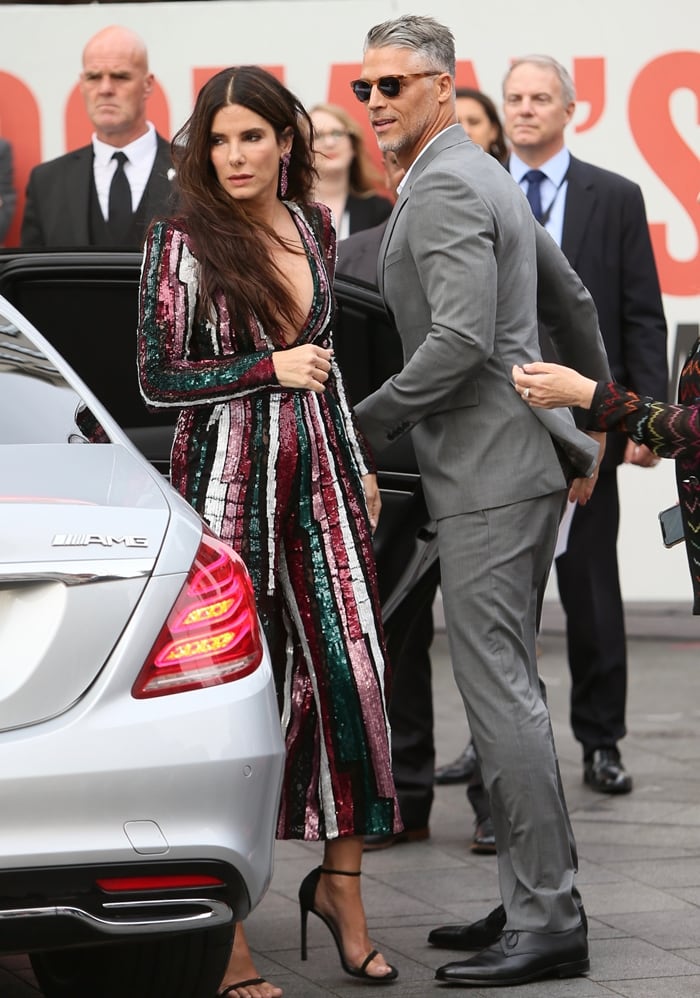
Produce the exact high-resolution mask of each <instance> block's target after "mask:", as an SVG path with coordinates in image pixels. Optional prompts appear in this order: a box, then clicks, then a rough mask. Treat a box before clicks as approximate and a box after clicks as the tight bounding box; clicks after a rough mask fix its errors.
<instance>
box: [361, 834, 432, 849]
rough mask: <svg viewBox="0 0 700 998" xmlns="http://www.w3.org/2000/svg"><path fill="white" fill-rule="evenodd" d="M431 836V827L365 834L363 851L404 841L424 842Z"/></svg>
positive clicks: (387, 846)
mask: <svg viewBox="0 0 700 998" xmlns="http://www.w3.org/2000/svg"><path fill="white" fill-rule="evenodd" d="M429 838H430V829H429V828H404V830H403V831H402V832H396V833H395V834H393V833H391V832H389V833H388V834H387V835H365V838H364V843H363V845H362V850H363V852H375V851H376V850H377V849H389V848H391V846H397V845H400V843H402V842H423V841H425V839H429Z"/></svg>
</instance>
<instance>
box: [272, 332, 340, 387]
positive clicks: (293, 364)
mask: <svg viewBox="0 0 700 998" xmlns="http://www.w3.org/2000/svg"><path fill="white" fill-rule="evenodd" d="M332 356H333V351H332V350H324V349H323V347H317V346H314V345H313V344H312V343H304V344H302V346H299V347H290V348H289V349H287V350H275V352H274V353H273V354H272V364H273V366H274V368H275V374H276V376H277V380H278V381H279V383H280V384H281V385H282V387H283V388H308V389H309V390H310V391H312V392H317V393H318V394H319V395H320V394H321V392H324V391H325V390H326V382H327V381H328V372H329V371H330V369H331V357H332Z"/></svg>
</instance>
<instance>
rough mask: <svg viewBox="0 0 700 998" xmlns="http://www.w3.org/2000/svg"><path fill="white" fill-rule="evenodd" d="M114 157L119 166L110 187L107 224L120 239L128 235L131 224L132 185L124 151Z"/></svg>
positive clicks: (116, 153) (127, 160)
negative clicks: (126, 168)
mask: <svg viewBox="0 0 700 998" xmlns="http://www.w3.org/2000/svg"><path fill="white" fill-rule="evenodd" d="M112 159H115V160H116V161H117V168H116V170H115V171H114V176H113V177H112V183H111V184H110V188H109V217H108V219H107V224H108V225H109V229H110V231H111V233H112V235H113V236H114V237H115V238H117V239H119V238H123V237H125V236H126V234H127V232H128V229H129V226H130V224H131V216H132V210H131V187H130V186H129V181H128V180H127V176H126V174H125V173H124V164H125V163H128V162H129V159H128V156H127V155H126V153H123V152H115V153H114V154H113V156H112Z"/></svg>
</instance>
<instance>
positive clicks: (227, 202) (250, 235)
mask: <svg viewBox="0 0 700 998" xmlns="http://www.w3.org/2000/svg"><path fill="white" fill-rule="evenodd" d="M231 104H238V105H241V106H242V107H245V108H248V110H250V111H253V112H254V113H255V114H258V115H260V117H261V118H264V119H265V121H267V122H268V123H269V124H270V125H271V126H272V128H273V129H274V130H275V133H276V135H277V137H278V139H282V137H283V136H287V135H291V136H292V147H291V154H290V159H289V164H288V166H287V190H286V193H285V200H288V201H295V202H297V203H299V204H305V203H308V202H309V201H310V200H311V192H312V190H313V186H314V183H315V180H316V173H315V170H314V166H313V155H312V152H311V148H310V142H309V136H310V135H311V134H312V126H311V120H310V118H309V116H308V114H307V112H306V110H305V109H304V107H303V106H302V105H301V103H300V101H299V100H298V99H297V98H296V97H295V96H294V94H292V93H291V92H290V91H289V90H287V88H286V87H284V86H283V85H282V84H281V83H280V82H279V80H277V79H276V78H275V77H274V76H272V74H271V73H268V72H266V71H265V70H264V69H260V67H258V66H233V67H231V68H229V69H224V70H222V71H221V72H219V73H217V74H216V75H215V76H213V77H212V78H211V79H210V80H209V81H208V82H207V83H205V84H204V86H203V87H202V89H201V90H200V91H199V94H198V95H197V100H196V102H195V106H194V110H193V112H192V114H191V116H190V118H189V119H188V121H187V122H186V123H185V124H184V125H183V126H182V128H181V129H180V130H179V131H178V132H177V134H176V135H175V137H174V138H173V141H172V156H173V162H174V164H175V167H176V178H177V179H176V186H177V193H178V198H179V200H178V210H177V218H176V219H175V222H176V224H178V225H180V226H181V227H182V228H183V229H184V230H185V231H186V232H187V233H188V235H189V237H190V239H191V241H192V248H193V251H194V253H195V255H196V257H197V259H198V260H199V262H200V265H201V287H200V303H199V315H200V317H202V316H206V315H208V314H209V311H210V307H211V304H212V301H213V299H214V296H215V294H216V293H217V292H223V294H224V296H225V298H226V302H227V305H228V308H229V312H230V313H231V315H232V317H233V319H234V321H235V323H236V326H237V327H238V328H239V329H240V331H241V332H243V331H244V330H245V328H246V327H247V325H248V324H249V323H250V322H251V320H252V318H253V316H255V317H257V319H258V320H259V321H260V323H261V325H262V327H263V328H264V329H265V331H266V332H267V333H268V335H269V336H270V337H271V339H272V340H273V341H274V342H276V343H281V342H282V341H283V337H282V333H281V331H280V326H281V324H282V323H286V324H288V325H289V326H292V327H293V326H295V325H298V323H299V321H300V319H301V318H303V317H301V316H300V315H299V314H298V308H297V306H296V304H295V301H294V298H293V297H292V294H291V292H290V289H289V286H288V284H287V282H286V281H285V280H284V277H283V275H282V274H281V273H280V271H279V270H278V269H277V267H276V266H275V264H274V263H273V260H272V257H271V254H270V252H269V249H268V245H267V240H265V239H262V238H261V235H262V234H265V235H267V236H268V237H270V238H271V239H273V240H275V241H277V242H278V243H280V244H283V243H282V240H281V239H280V238H279V236H278V235H277V234H276V233H275V232H274V230H273V229H272V228H270V227H269V226H268V225H266V224H265V223H264V222H262V221H261V220H260V219H259V218H257V217H255V216H254V215H253V214H251V212H250V210H249V208H248V207H247V205H246V203H245V202H244V201H237V200H235V199H233V198H231V197H230V196H229V195H228V194H227V193H226V191H224V189H223V188H222V187H221V185H220V184H219V181H218V179H217V176H216V171H215V170H214V166H213V164H212V162H211V158H210V150H211V127H212V122H213V120H214V117H215V115H216V114H217V112H218V111H220V110H221V108H223V107H227V106H229V105H231ZM277 196H278V197H281V191H280V188H279V186H278V190H277Z"/></svg>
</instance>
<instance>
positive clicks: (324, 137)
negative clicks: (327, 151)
mask: <svg viewBox="0 0 700 998" xmlns="http://www.w3.org/2000/svg"><path fill="white" fill-rule="evenodd" d="M349 134H350V132H346V131H343V129H341V128H332V129H331V130H330V131H329V132H316V131H314V139H315V140H316V141H317V142H328V140H329V139H330V140H331V141H332V142H340V140H341V139H344V138H347V136H348V135H349Z"/></svg>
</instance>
